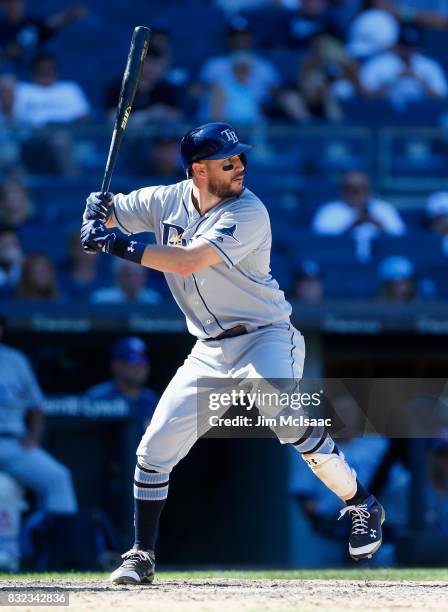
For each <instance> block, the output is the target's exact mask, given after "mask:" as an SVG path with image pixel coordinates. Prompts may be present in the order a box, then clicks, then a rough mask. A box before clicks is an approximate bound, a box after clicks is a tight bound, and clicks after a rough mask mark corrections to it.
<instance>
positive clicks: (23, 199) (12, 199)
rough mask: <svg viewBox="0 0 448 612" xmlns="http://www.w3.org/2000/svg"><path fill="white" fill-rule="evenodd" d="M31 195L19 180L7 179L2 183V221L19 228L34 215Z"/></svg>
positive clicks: (0, 190) (0, 211)
mask: <svg viewBox="0 0 448 612" xmlns="http://www.w3.org/2000/svg"><path fill="white" fill-rule="evenodd" d="M32 214H33V209H32V204H31V199H30V195H29V193H28V190H27V189H26V187H25V185H24V184H23V183H22V182H20V181H18V180H7V181H5V182H3V183H2V184H1V185H0V223H2V224H5V225H8V226H9V227H12V228H14V229H18V228H20V227H22V226H23V225H25V223H26V222H27V221H29V220H30V219H31V217H32Z"/></svg>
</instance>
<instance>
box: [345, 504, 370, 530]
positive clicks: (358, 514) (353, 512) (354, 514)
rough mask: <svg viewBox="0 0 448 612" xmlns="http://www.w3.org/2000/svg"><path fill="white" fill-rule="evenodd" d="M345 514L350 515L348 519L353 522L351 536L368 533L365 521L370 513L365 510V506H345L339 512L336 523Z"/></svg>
mask: <svg viewBox="0 0 448 612" xmlns="http://www.w3.org/2000/svg"><path fill="white" fill-rule="evenodd" d="M347 512H349V513H350V518H351V519H352V521H353V526H352V534H353V535H365V534H367V533H368V532H369V530H368V526H367V521H368V520H369V518H370V512H369V511H368V510H367V504H360V505H359V506H346V507H345V508H343V509H342V510H341V511H340V514H339V517H338V521H339V519H341V518H342V517H343V516H344V515H345V514H346V513H347Z"/></svg>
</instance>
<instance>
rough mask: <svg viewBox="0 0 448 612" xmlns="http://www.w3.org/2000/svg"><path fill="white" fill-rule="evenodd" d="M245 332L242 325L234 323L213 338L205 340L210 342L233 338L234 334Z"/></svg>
mask: <svg viewBox="0 0 448 612" xmlns="http://www.w3.org/2000/svg"><path fill="white" fill-rule="evenodd" d="M244 334H247V329H246V328H245V327H244V325H235V327H231V328H230V329H226V330H225V331H223V332H222V333H221V334H219V336H216V337H215V338H207V339H206V340H205V341H206V342H211V341H212V340H223V339H224V338H235V337H236V336H244Z"/></svg>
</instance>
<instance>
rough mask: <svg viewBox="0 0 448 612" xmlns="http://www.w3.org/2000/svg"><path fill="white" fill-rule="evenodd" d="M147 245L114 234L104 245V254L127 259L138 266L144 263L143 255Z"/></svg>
mask: <svg viewBox="0 0 448 612" xmlns="http://www.w3.org/2000/svg"><path fill="white" fill-rule="evenodd" d="M145 249H146V244H144V243H143V242H138V241H137V240H131V239H130V238H124V237H121V236H116V235H115V234H112V235H111V236H110V237H109V239H108V240H107V241H106V242H105V244H104V249H103V250H104V252H105V253H110V254H111V255H116V256H117V257H121V258H122V259H127V260H128V261H132V262H134V263H137V264H141V263H142V257H143V253H144V252H145Z"/></svg>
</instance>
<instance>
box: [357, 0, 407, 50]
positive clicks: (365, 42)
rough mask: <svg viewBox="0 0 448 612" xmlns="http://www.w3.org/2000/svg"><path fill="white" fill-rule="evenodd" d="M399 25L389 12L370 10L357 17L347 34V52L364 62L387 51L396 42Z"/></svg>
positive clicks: (377, 9)
mask: <svg viewBox="0 0 448 612" xmlns="http://www.w3.org/2000/svg"><path fill="white" fill-rule="evenodd" d="M399 34H400V25H399V23H398V21H397V20H396V19H395V17H394V16H393V15H391V14H390V12H388V11H385V10H381V9H379V8H376V9H375V8H372V9H369V10H367V11H364V12H362V13H360V14H359V15H358V17H356V18H355V19H354V21H353V23H352V24H351V26H350V29H349V32H348V43H347V50H348V52H349V53H350V54H351V55H352V56H353V57H355V58H358V59H360V60H365V59H367V58H369V57H372V56H374V55H375V54H378V53H381V52H383V51H389V49H391V48H392V47H394V46H395V45H396V43H397V41H398V37H399Z"/></svg>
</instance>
